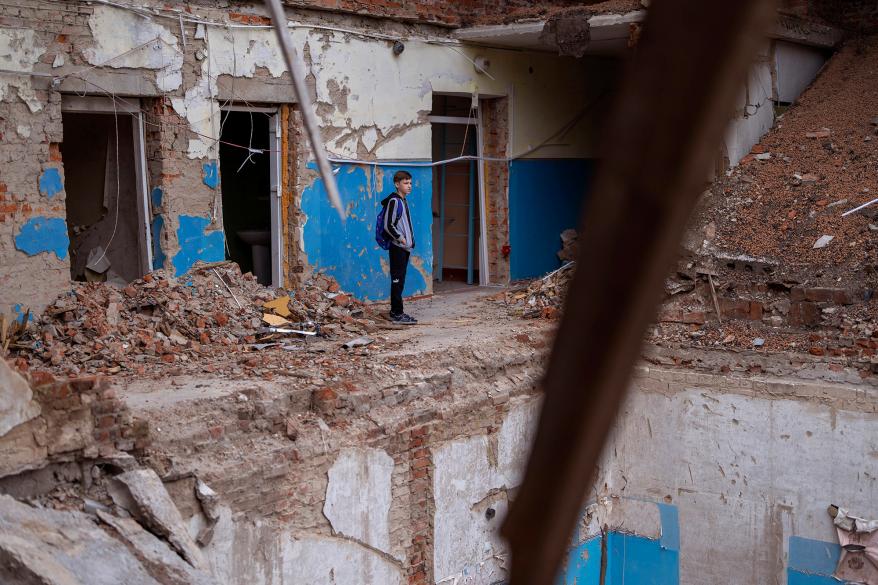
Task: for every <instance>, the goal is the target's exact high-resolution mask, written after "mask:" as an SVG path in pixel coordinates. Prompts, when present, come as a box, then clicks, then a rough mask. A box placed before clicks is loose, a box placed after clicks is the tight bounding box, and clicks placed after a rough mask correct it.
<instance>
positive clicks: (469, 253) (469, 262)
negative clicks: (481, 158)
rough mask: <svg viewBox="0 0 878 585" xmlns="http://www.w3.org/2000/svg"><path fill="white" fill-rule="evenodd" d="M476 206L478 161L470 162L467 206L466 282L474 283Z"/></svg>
mask: <svg viewBox="0 0 878 585" xmlns="http://www.w3.org/2000/svg"><path fill="white" fill-rule="evenodd" d="M475 207H476V161H471V162H470V163H469V206H467V226H466V233H467V236H466V283H467V284H472V283H473V256H474V254H473V248H474V247H475V241H474V240H475V238H473V235H474V234H473V232H474V231H475V219H476V214H475Z"/></svg>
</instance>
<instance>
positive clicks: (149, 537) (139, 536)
mask: <svg viewBox="0 0 878 585" xmlns="http://www.w3.org/2000/svg"><path fill="white" fill-rule="evenodd" d="M97 516H98V518H100V519H101V520H102V521H103V522H104V523H105V524H107V525H109V526H110V527H111V528H112V529H113V530H114V531H115V532H116V533H117V534H118V535H119V537H120V538H121V539H122V540H123V541H125V542H126V543H127V544H128V546H129V549H130V550H131V551H132V552H133V553H134V556H136V557H137V559H138V560H139V561H140V563H141V564H142V565H143V566H144V568H146V570H147V571H149V574H150V575H152V576H153V577H155V578H156V579H157V580H158V581H159V582H160V583H162V585H215V584H216V580H215V579H214V578H213V577H212V576H211V575H210V574H209V573H207V572H206V571H199V570H196V569H194V568H193V567H192V566H190V565H189V564H188V563H186V562H185V561H183V559H181V558H180V555H178V554H177V553H176V552H174V551H173V550H171V548H170V547H168V545H167V543H166V542H164V541H162V540H159V539H158V538H156V537H155V535H153V534H152V533H150V532H148V531H146V530H144V529H143V527H142V526H141V525H140V524H138V523H137V522H136V521H134V520H132V519H130V518H118V517H116V516H113V515H112V514H108V513H107V512H104V511H102V510H98V511H97Z"/></svg>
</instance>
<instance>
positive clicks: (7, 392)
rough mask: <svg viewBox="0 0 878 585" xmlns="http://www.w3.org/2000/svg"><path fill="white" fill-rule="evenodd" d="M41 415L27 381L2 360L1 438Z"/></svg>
mask: <svg viewBox="0 0 878 585" xmlns="http://www.w3.org/2000/svg"><path fill="white" fill-rule="evenodd" d="M39 415H40V405H39V404H37V403H36V402H35V401H34V400H33V392H31V389H30V385H28V383H27V380H25V379H24V378H23V377H22V376H21V375H20V374H19V373H18V372H16V371H15V370H13V369H12V368H11V367H10V366H9V364H8V363H6V360H4V359H0V437H2V436H3V435H5V434H6V433H8V432H9V431H10V430H12V429H13V428H15V427H17V426H18V425H20V424H21V423H23V422H27V421H29V420H31V419H33V418H36V417H37V416H39Z"/></svg>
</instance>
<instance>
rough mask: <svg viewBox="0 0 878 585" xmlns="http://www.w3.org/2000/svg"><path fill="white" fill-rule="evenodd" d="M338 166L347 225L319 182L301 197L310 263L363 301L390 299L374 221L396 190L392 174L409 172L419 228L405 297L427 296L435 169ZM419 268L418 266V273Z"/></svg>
mask: <svg viewBox="0 0 878 585" xmlns="http://www.w3.org/2000/svg"><path fill="white" fill-rule="evenodd" d="M336 167H337V168H339V171H338V173H336V175H335V179H336V181H337V183H338V188H339V191H340V193H341V200H342V203H343V205H344V207H345V210H346V211H347V221H346V222H344V223H342V221H341V220H340V219H339V217H338V213H336V211H335V209H333V208H332V206H330V204H329V201H328V200H327V198H326V189H325V188H324V187H323V182H322V181H321V180H320V179H317V180H315V181H314V183H313V184H312V185H311V186H309V187H308V188H307V189H305V191H304V192H303V193H302V211H303V212H304V213H305V216H306V217H307V220H306V222H305V230H304V231H305V234H304V239H305V242H304V243H305V254H306V255H307V256H308V262H309V264H311V266H312V267H313V268H314V269H315V270H320V271H324V272H326V273H327V274H329V275H331V276H332V277H334V278H335V279H336V280H337V281H338V283H339V285H341V288H342V290H344V291H347V292H350V293H352V294H353V295H354V296H356V297H357V298H359V299H364V300H382V299H386V298H389V296H390V277H389V273H388V270H389V267H388V263H387V251H385V250H382V249H381V248H379V247H378V244H376V243H375V217H376V216H377V215H378V212H379V211H380V208H381V200H382V199H384V197H385V196H387V195H388V194H389V193H392V192H393V191H394V186H393V174H394V173H395V172H396V171H398V170H406V171H408V172H410V173H411V174H412V184H413V188H412V192H411V194H410V195H409V196H408V201H409V209H410V210H411V215H412V224H413V225H414V229H415V249H414V250H413V252H412V257H411V259H410V260H409V269H408V273H407V274H406V283H405V291H404V293H403V294H404V295H406V296H412V295H418V294H425V293H426V292H427V291H428V290H429V288H428V285H429V283H430V281H432V278H433V275H432V267H433V243H432V231H431V230H432V222H433V211H432V198H433V184H432V181H433V173H432V169H431V168H430V167H412V166H406V165H405V164H400V166H398V167H395V166H394V167H380V168H378V169H376V168H375V167H371V166H364V165H350V164H343V165H340V166H339V165H336ZM312 168H313V165H312ZM373 185H374V186H373ZM415 265H419V266H420V270H419V269H418V268H416V266H415Z"/></svg>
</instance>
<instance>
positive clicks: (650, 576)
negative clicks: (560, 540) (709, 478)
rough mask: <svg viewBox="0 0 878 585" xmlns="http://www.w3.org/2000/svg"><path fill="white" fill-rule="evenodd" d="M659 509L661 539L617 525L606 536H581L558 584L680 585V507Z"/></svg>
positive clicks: (666, 505)
mask: <svg viewBox="0 0 878 585" xmlns="http://www.w3.org/2000/svg"><path fill="white" fill-rule="evenodd" d="M616 505H619V504H616ZM622 505H624V502H623V504H622ZM655 506H657V507H658V512H659V517H660V519H661V520H660V522H661V528H660V536H659V538H648V537H646V536H641V535H638V534H632V533H630V532H621V530H622V529H625V530H637V527H634V526H630V527H626V526H618V527H615V526H613V527H610V530H609V531H608V532H607V533H606V534H605V535H604V534H600V533H599V534H597V535H596V536H592V537H590V538H586V539H584V540H583V539H581V538H580V537H579V536H577V537H576V538H575V539H574V541H575V542H579V544H577V545H576V546H574V547H572V548H571V549H570V550H569V551H568V554H567V559H566V562H565V563H564V565H563V569H562V573H561V575H560V576H559V577H558V579H557V580H556V585H624V584H625V583H637V584H638V585H678V584H679V583H680V527H679V517H678V513H677V507H676V506H673V505H670V504H655ZM604 539H606V543H604V542H603V540H604ZM602 549H604V550H602ZM604 555H606V559H604V558H603V556H604ZM604 562H605V563H606V574H605V576H604V581H603V582H601V579H600V576H601V564H602V563H604Z"/></svg>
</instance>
